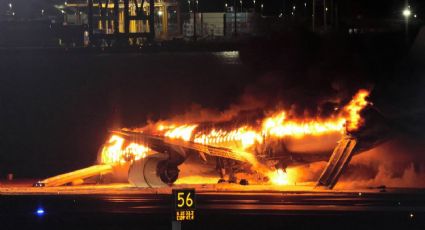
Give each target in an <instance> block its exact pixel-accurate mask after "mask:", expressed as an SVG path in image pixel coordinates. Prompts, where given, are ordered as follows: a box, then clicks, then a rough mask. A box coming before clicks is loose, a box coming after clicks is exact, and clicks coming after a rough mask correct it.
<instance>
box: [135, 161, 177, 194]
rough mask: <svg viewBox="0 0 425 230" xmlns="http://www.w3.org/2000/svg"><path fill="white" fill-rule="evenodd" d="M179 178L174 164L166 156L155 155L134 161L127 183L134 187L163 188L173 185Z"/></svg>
mask: <svg viewBox="0 0 425 230" xmlns="http://www.w3.org/2000/svg"><path fill="white" fill-rule="evenodd" d="M178 176H179V169H178V167H177V165H176V164H173V163H171V161H170V160H169V156H168V155H167V154H162V153H155V154H152V155H149V156H147V157H145V158H143V159H140V160H137V161H134V162H133V163H132V164H131V166H130V168H129V170H128V181H129V182H130V183H131V184H132V185H134V186H136V187H144V188H147V187H151V188H157V187H164V186H168V185H171V184H172V183H174V182H175V181H176V180H177V178H178Z"/></svg>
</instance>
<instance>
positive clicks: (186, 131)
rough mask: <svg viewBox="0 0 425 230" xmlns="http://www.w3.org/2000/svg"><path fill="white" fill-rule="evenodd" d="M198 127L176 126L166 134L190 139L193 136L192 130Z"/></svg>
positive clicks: (186, 139)
mask: <svg viewBox="0 0 425 230" xmlns="http://www.w3.org/2000/svg"><path fill="white" fill-rule="evenodd" d="M196 127H197V125H182V126H178V127H176V128H172V129H170V130H168V131H167V132H166V133H165V135H164V136H166V137H169V138H176V139H182V140H185V141H189V140H190V139H191V137H192V132H193V130H194V129H195V128H196ZM159 128H162V126H160V127H159Z"/></svg>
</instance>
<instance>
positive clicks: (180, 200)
mask: <svg viewBox="0 0 425 230" xmlns="http://www.w3.org/2000/svg"><path fill="white" fill-rule="evenodd" d="M190 194H191V193H190V192H188V193H187V195H186V200H185V199H184V192H179V193H177V202H178V203H177V207H179V208H181V207H183V206H184V204H185V203H186V206H187V207H192V205H193V200H192V198H191V197H190Z"/></svg>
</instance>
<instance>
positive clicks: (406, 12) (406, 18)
mask: <svg viewBox="0 0 425 230" xmlns="http://www.w3.org/2000/svg"><path fill="white" fill-rule="evenodd" d="M406 3H407V2H406ZM411 15H412V11H411V10H410V6H409V5H407V6H406V8H404V10H403V16H404V22H405V36H406V43H409V18H410V16H411Z"/></svg>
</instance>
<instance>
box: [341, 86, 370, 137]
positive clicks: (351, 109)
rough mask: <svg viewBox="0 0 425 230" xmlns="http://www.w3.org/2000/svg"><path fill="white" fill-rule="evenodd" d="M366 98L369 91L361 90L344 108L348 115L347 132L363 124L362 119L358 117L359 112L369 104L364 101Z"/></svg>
mask: <svg viewBox="0 0 425 230" xmlns="http://www.w3.org/2000/svg"><path fill="white" fill-rule="evenodd" d="M368 96H369V91H367V90H364V89H362V90H360V91H359V92H358V93H357V94H356V95H355V96H354V97H353V99H352V100H351V101H350V103H349V104H348V105H347V106H346V107H345V111H346V112H347V113H348V119H347V120H348V121H347V130H348V131H355V130H357V129H358V128H359V127H360V126H361V125H362V124H363V123H364V120H363V118H362V117H361V116H360V112H361V111H362V110H363V109H364V108H365V107H366V106H367V105H368V104H369V102H368V101H367V100H366V97H368Z"/></svg>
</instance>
